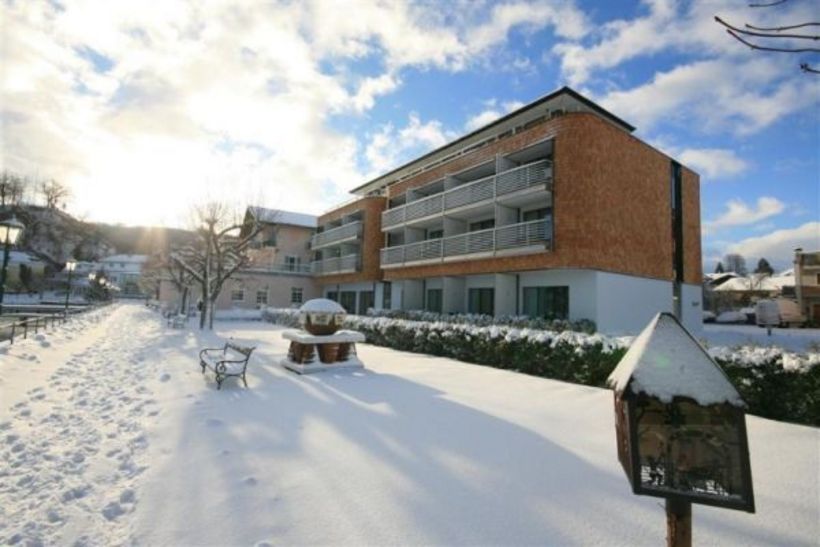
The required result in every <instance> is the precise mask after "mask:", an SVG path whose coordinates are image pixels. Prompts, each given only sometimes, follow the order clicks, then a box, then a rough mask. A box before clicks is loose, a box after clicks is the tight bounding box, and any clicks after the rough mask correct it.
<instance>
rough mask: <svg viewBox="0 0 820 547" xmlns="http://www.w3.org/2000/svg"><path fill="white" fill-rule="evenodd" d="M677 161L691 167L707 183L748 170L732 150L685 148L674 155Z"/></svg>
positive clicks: (742, 160)
mask: <svg viewBox="0 0 820 547" xmlns="http://www.w3.org/2000/svg"><path fill="white" fill-rule="evenodd" d="M676 157H677V159H678V160H680V161H681V162H682V163H683V164H685V165H686V166H688V167H691V168H692V169H694V170H695V171H697V172H698V173H700V174H701V175H702V176H703V177H702V178H701V182H703V180H704V179H706V180H707V181H708V180H709V179H721V178H728V177H734V176H737V175H740V174H741V173H744V172H746V171H747V170H748V169H749V163H748V162H747V161H746V160H744V159H742V158H739V157H738V156H737V155H736V154H735V151H734V150H728V149H725V148H685V149H683V150H681V151H680V152H678V153H677V154H676Z"/></svg>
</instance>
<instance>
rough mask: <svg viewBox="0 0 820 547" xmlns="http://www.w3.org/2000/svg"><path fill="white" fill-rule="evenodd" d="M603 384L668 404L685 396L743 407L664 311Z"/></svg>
mask: <svg viewBox="0 0 820 547" xmlns="http://www.w3.org/2000/svg"><path fill="white" fill-rule="evenodd" d="M607 385H608V386H610V387H612V388H613V389H614V390H615V391H616V392H617V393H623V391H624V390H625V389H626V388H627V386H630V389H631V390H632V392H633V393H645V394H647V395H649V396H651V397H657V398H658V399H660V400H661V401H663V402H665V403H669V402H671V401H672V399H673V398H675V397H689V398H691V399H694V400H695V401H697V402H698V404H701V405H704V406H705V405H714V404H721V403H729V404H730V405H733V406H737V407H744V406H746V405H745V403H744V402H743V399H742V398H741V397H740V394H739V393H738V392H737V389H735V386H733V385H732V383H731V382H730V381H729V379H728V378H727V377H726V375H725V374H724V373H723V370H721V368H720V367H719V366H718V365H717V364H716V363H715V362H714V361H713V360H712V358H711V357H709V354H708V353H706V350H705V349H703V346H701V345H700V344H699V343H698V342H697V340H695V339H694V338H693V337H692V335H690V334H689V333H688V332H687V331H686V329H684V328H683V326H682V325H681V324H680V322H679V321H678V320H677V319H676V318H675V317H674V316H673V315H671V314H669V313H659V314H658V315H656V316H655V318H654V319H652V321H651V322H650V323H649V325H647V326H646V328H645V329H644V330H643V332H641V334H640V335H638V337H637V338H636V339H635V341H634V342H633V343H632V346H630V348H629V350H628V351H627V352H626V355H624V357H623V358H622V359H621V361H620V363H618V366H617V367H615V370H614V371H612V374H610V376H609V378H608V379H607Z"/></svg>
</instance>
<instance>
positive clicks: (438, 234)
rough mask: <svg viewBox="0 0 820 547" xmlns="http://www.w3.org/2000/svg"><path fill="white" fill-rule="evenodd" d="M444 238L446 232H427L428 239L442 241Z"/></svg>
mask: <svg viewBox="0 0 820 547" xmlns="http://www.w3.org/2000/svg"><path fill="white" fill-rule="evenodd" d="M443 237H444V230H427V239H441V238H443Z"/></svg>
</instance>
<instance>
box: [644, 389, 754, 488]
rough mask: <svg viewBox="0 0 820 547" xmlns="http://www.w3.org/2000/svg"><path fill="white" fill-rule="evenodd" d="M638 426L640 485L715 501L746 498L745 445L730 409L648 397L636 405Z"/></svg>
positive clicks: (735, 418)
mask: <svg viewBox="0 0 820 547" xmlns="http://www.w3.org/2000/svg"><path fill="white" fill-rule="evenodd" d="M741 419H742V418H741ZM636 426H637V437H638V439H637V440H638V443H637V445H638V446H637V450H638V463H639V468H640V478H639V481H640V486H641V488H642V489H644V490H646V491H647V492H649V491H654V492H658V494H661V495H663V494H664V493H670V494H671V493H678V494H685V495H689V496H695V497H703V498H706V499H708V498H711V499H713V500H714V501H718V500H721V501H741V500H743V499H744V497H745V495H746V492H747V490H746V489H745V485H744V473H743V471H744V467H743V465H744V464H743V457H744V447H745V445H744V444H743V442H742V439H741V436H742V432H741V430H740V426H739V424H738V413H737V412H736V411H735V410H734V409H733V408H731V407H729V406H727V405H713V406H709V407H702V406H700V405H697V404H695V403H690V402H685V401H676V402H673V403H669V404H667V403H662V402H660V401H658V400H655V399H648V400H644V401H641V403H639V405H638V408H637V415H636Z"/></svg>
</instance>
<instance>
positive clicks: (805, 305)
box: [794, 249, 820, 323]
mask: <svg viewBox="0 0 820 547" xmlns="http://www.w3.org/2000/svg"><path fill="white" fill-rule="evenodd" d="M794 279H795V284H794V288H795V295H796V296H797V303H798V304H799V306H800V310H801V312H802V313H803V315H805V316H806V317H807V318H808V319H810V320H811V321H813V322H815V323H820V251H812V252H803V249H795V251H794Z"/></svg>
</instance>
